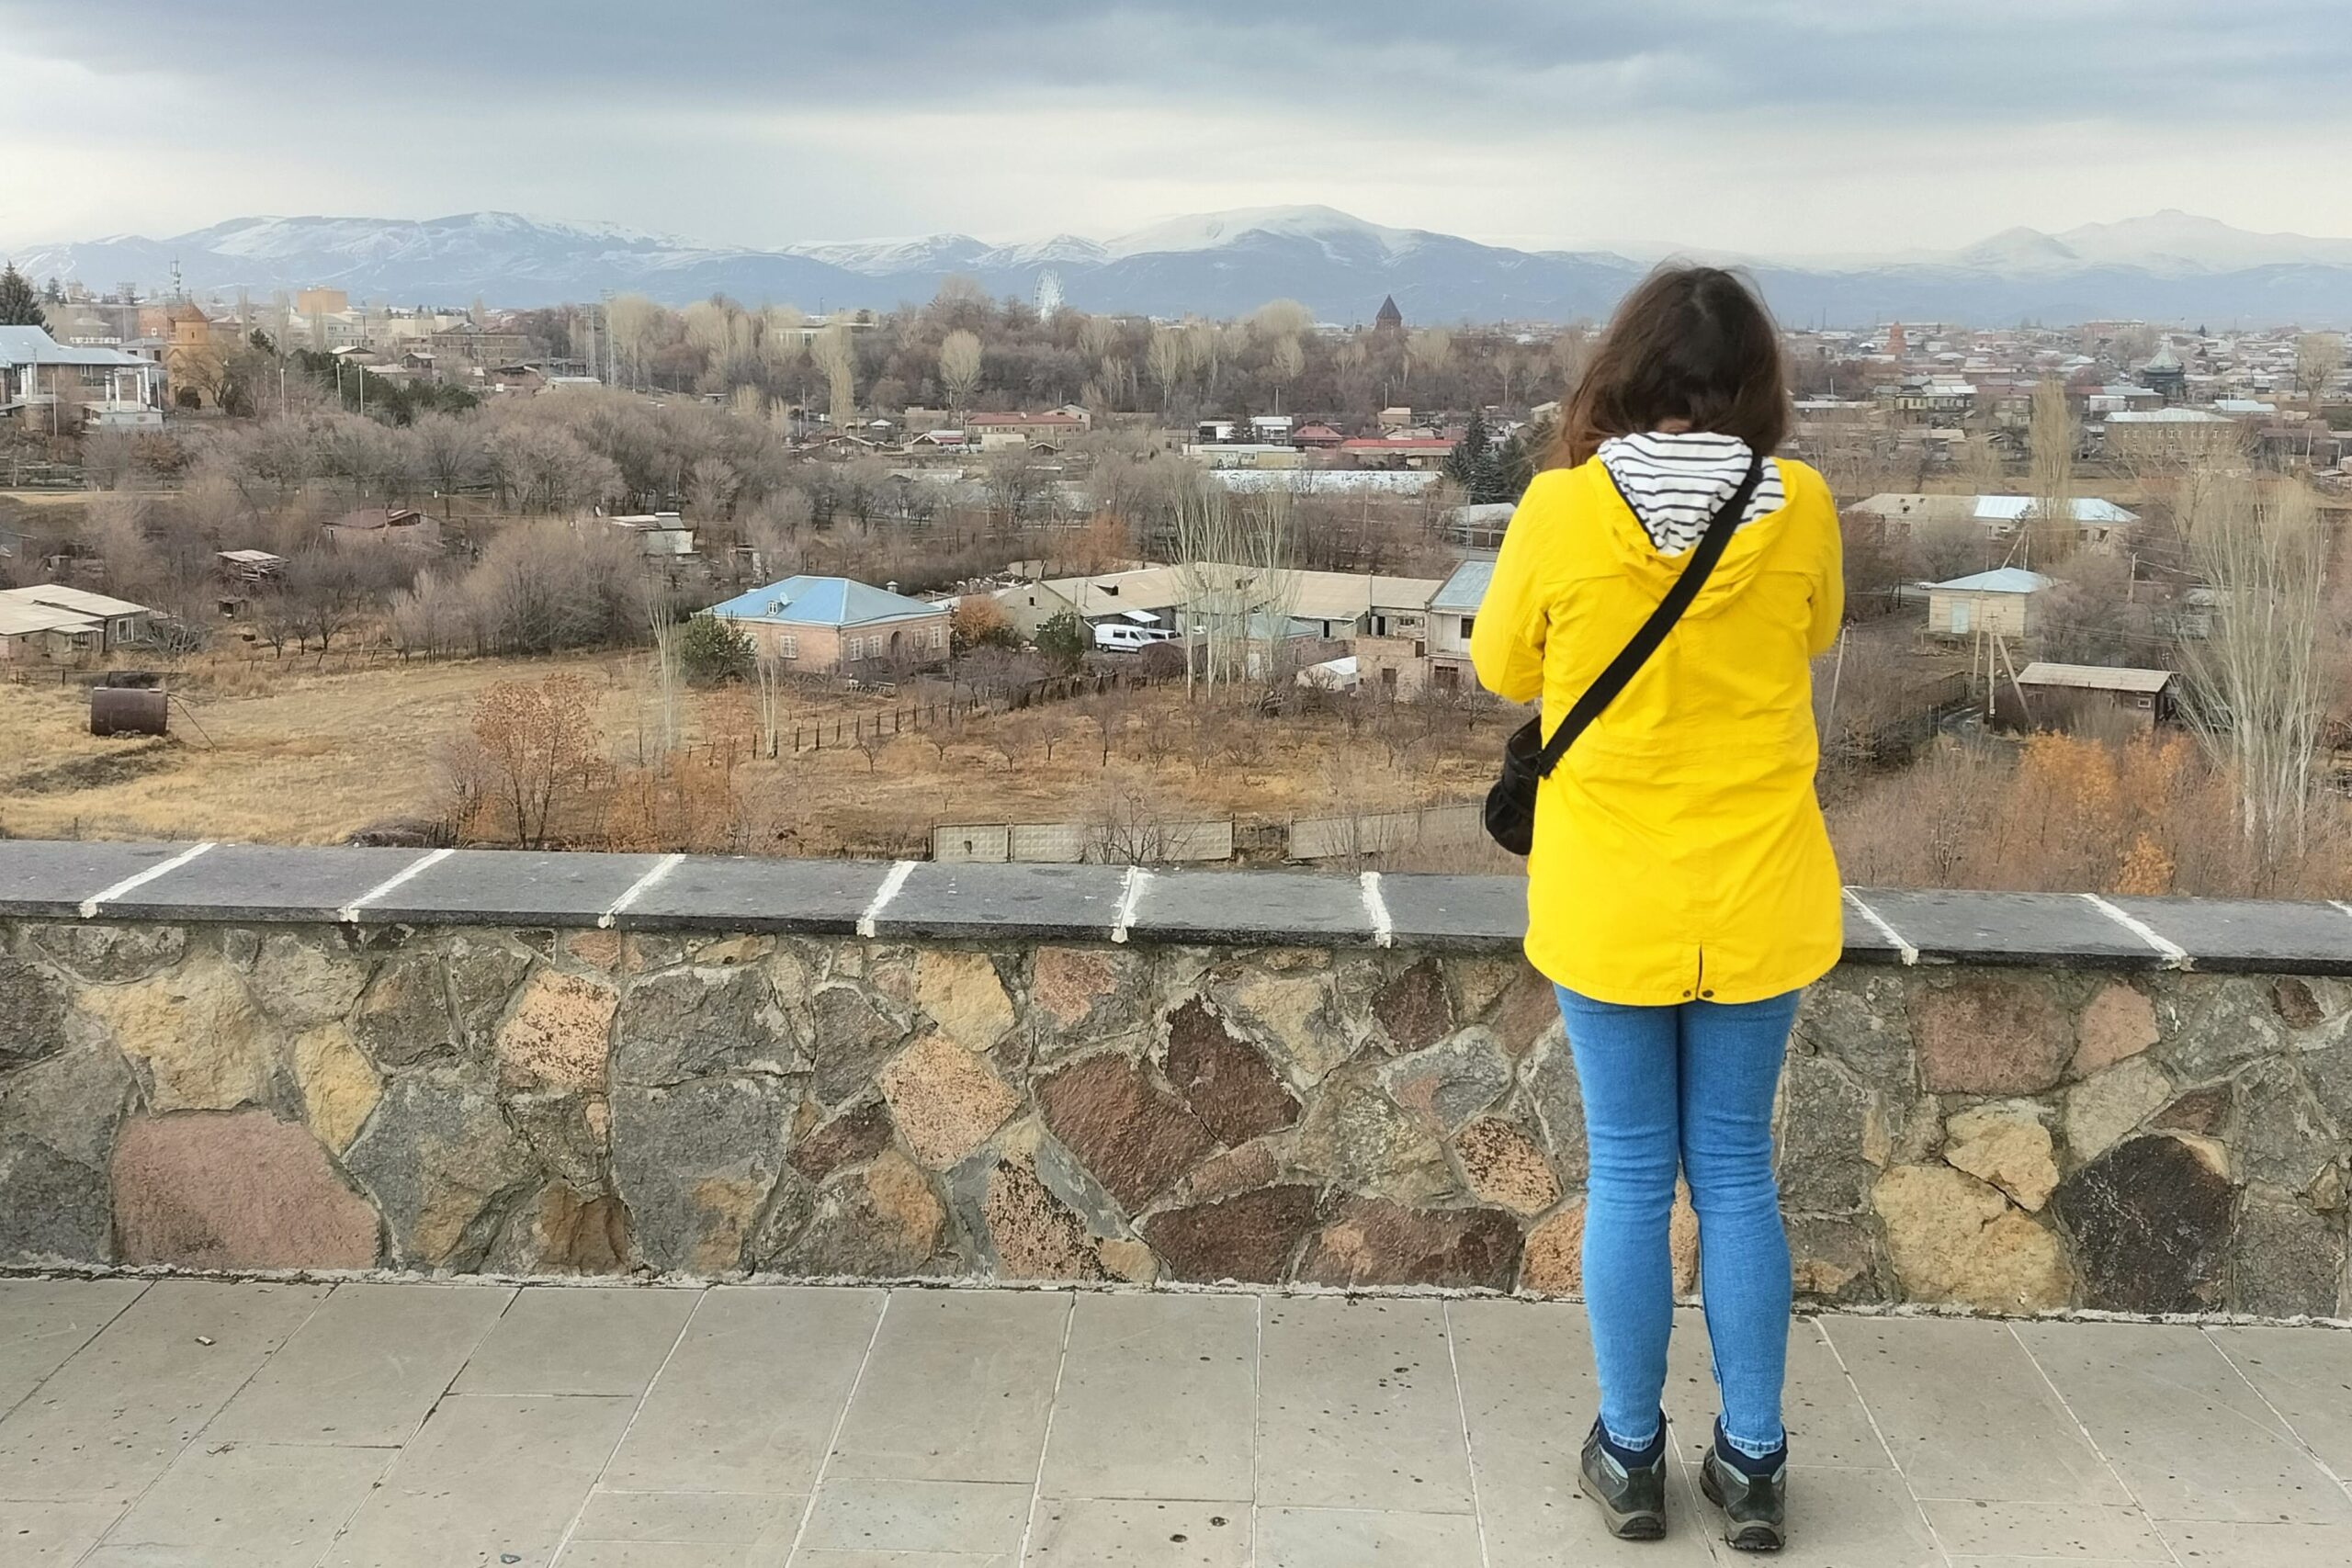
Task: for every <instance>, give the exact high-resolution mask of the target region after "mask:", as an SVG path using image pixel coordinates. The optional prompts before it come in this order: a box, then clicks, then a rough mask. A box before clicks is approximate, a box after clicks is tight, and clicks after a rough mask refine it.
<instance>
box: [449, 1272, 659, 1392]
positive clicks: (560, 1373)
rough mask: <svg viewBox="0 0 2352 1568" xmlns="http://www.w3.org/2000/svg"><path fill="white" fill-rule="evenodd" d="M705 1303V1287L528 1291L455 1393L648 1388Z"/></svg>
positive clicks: (507, 1314) (510, 1309)
mask: <svg viewBox="0 0 2352 1568" xmlns="http://www.w3.org/2000/svg"><path fill="white" fill-rule="evenodd" d="M701 1300H702V1292H699V1291H680V1290H628V1289H625V1288H619V1287H613V1288H602V1287H599V1288H588V1287H582V1288H580V1289H576V1290H575V1289H564V1290H546V1291H526V1292H523V1293H522V1294H521V1295H520V1296H519V1297H518V1298H516V1300H515V1303H514V1304H513V1305H512V1306H510V1307H508V1308H507V1309H506V1312H505V1314H504V1315H503V1316H501V1317H500V1318H499V1320H498V1323H497V1325H496V1326H495V1327H493V1328H492V1329H491V1331H490V1333H489V1334H488V1335H487V1336H486V1337H484V1338H483V1339H482V1342H481V1346H480V1347H479V1348H477V1349H476V1350H475V1351H474V1353H473V1356H472V1358H471V1359H469V1360H468V1361H467V1362H466V1368H465V1371H462V1372H460V1373H458V1381H457V1383H456V1392H457V1393H556V1394H569V1393H626V1394H631V1395H635V1394H640V1393H644V1392H645V1390H646V1387H647V1385H649V1384H650V1383H651V1382H653V1374H654V1373H655V1372H657V1371H660V1370H661V1367H662V1362H663V1361H664V1360H666V1359H668V1358H669V1355H670V1352H671V1350H672V1348H674V1347H675V1346H676V1345H677V1343H678V1335H679V1331H680V1330H682V1329H684V1327H685V1325H686V1319H687V1318H689V1317H691V1316H693V1315H694V1311H695V1306H696V1305H697V1304H698V1303H700V1302H701Z"/></svg>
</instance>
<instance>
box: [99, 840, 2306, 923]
mask: <svg viewBox="0 0 2352 1568" xmlns="http://www.w3.org/2000/svg"><path fill="white" fill-rule="evenodd" d="M425 854H426V852H425V851H424V850H380V849H339V850H333V851H327V850H316V849H293V848H288V847H286V846H283V845H277V844H220V845H218V846H216V847H214V848H212V849H209V850H207V851H205V852H204V853H202V854H200V855H198V856H197V857H196V858H195V859H194V860H192V861H190V862H188V863H187V864H186V865H182V866H175V867H174V868H173V869H172V870H170V871H167V872H165V873H164V874H163V875H161V876H159V877H157V878H155V880H154V881H153V882H143V883H141V884H140V885H139V886H137V887H134V888H132V889H131V890H130V892H129V893H126V894H125V895H123V896H122V897H119V898H109V899H108V900H107V902H106V903H105V904H103V905H101V906H100V907H99V911H98V912H99V914H100V915H101V916H103V917H105V918H107V919H139V920H148V919H153V920H239V921H244V922H249V923H250V922H262V921H271V922H276V921H304V920H310V921H315V920H332V919H334V918H335V916H336V914H337V913H338V912H340V911H341V910H342V909H343V908H345V906H346V905H348V904H349V903H350V902H351V901H352V900H353V899H354V898H356V897H359V896H360V895H361V894H363V893H366V892H367V891H368V889H370V888H372V887H376V886H380V885H381V884H382V883H383V882H384V881H385V880H386V879H387V878H389V877H393V876H397V875H399V874H401V872H403V871H405V870H407V869H408V868H409V867H410V866H412V865H414V864H415V863H417V862H418V861H420V860H423V859H424V856H425ZM2346 924H2352V921H2347V922H2346Z"/></svg>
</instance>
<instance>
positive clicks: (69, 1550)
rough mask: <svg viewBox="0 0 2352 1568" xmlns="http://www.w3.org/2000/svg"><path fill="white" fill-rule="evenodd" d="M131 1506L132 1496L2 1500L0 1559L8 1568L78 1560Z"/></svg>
mask: <svg viewBox="0 0 2352 1568" xmlns="http://www.w3.org/2000/svg"><path fill="white" fill-rule="evenodd" d="M127 1506H129V1502H128V1499H125V1500H123V1501H120V1502H110V1503H51V1502H34V1501H31V1500H29V1499H20V1498H10V1499H9V1500H7V1501H6V1502H5V1503H0V1562H6V1563H7V1564H8V1568H64V1565H65V1564H66V1563H69V1562H80V1561H81V1559H82V1554H83V1553H84V1552H86V1551H89V1550H90V1548H92V1547H94V1546H96V1544H97V1543H98V1538H99V1537H100V1536H102V1535H104V1534H106V1532H107V1527H109V1526H111V1525H112V1524H113V1523H114V1522H115V1520H117V1519H119V1518H120V1517H122V1512H123V1509H124V1508H125V1507H127Z"/></svg>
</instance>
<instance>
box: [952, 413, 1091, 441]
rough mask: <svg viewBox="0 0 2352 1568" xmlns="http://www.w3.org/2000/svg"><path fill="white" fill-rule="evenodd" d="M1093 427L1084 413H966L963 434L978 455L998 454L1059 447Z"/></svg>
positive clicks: (1089, 417)
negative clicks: (977, 450) (1043, 446)
mask: <svg viewBox="0 0 2352 1568" xmlns="http://www.w3.org/2000/svg"><path fill="white" fill-rule="evenodd" d="M1093 423H1094V421H1093V417H1092V416H1091V415H1090V414H1089V413H1087V412H1086V411H1085V410H1084V409H1080V410H1079V411H1078V412H1075V413H1069V412H1061V411H1059V410H1057V411H1056V412H1052V413H967V414H966V415H965V416H964V434H966V435H967V436H968V437H970V439H971V441H972V442H973V444H974V445H976V446H978V447H979V449H980V450H981V451H983V452H1000V451H1003V450H1006V449H1008V448H1012V447H1021V446H1039V445H1045V446H1059V445H1060V444H1061V443H1063V442H1065V441H1067V440H1069V438H1070V437H1071V436H1073V435H1083V434H1086V433H1087V431H1088V430H1090V429H1091V428H1092V427H1093Z"/></svg>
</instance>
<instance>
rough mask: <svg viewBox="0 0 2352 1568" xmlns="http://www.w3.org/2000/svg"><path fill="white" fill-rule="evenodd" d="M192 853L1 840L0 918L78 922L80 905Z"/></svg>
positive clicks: (179, 845)
mask: <svg viewBox="0 0 2352 1568" xmlns="http://www.w3.org/2000/svg"><path fill="white" fill-rule="evenodd" d="M194 847H195V846H194V841H193V840H186V839H178V840H173V841H171V842H169V843H163V844H118V843H109V842H105V841H102V840H81V839H0V915H28V916H34V917H38V918H42V919H49V918H57V919H79V918H80V916H81V913H82V903H83V900H85V899H86V898H89V897H92V896H93V895H96V894H98V893H103V892H105V891H106V890H107V888H109V887H112V886H114V885H115V884H116V883H118V882H120V881H122V880H123V879H124V878H125V877H130V876H136V875H138V874H140V873H141V872H142V871H152V870H153V869H154V868H155V867H156V866H159V865H161V864H163V863H164V862H165V861H167V860H170V859H171V858H172V857H173V856H174V855H176V854H178V853H180V852H182V851H184V850H187V849H192V848H194ZM206 853H208V854H209V853H210V851H207V852H206Z"/></svg>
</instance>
